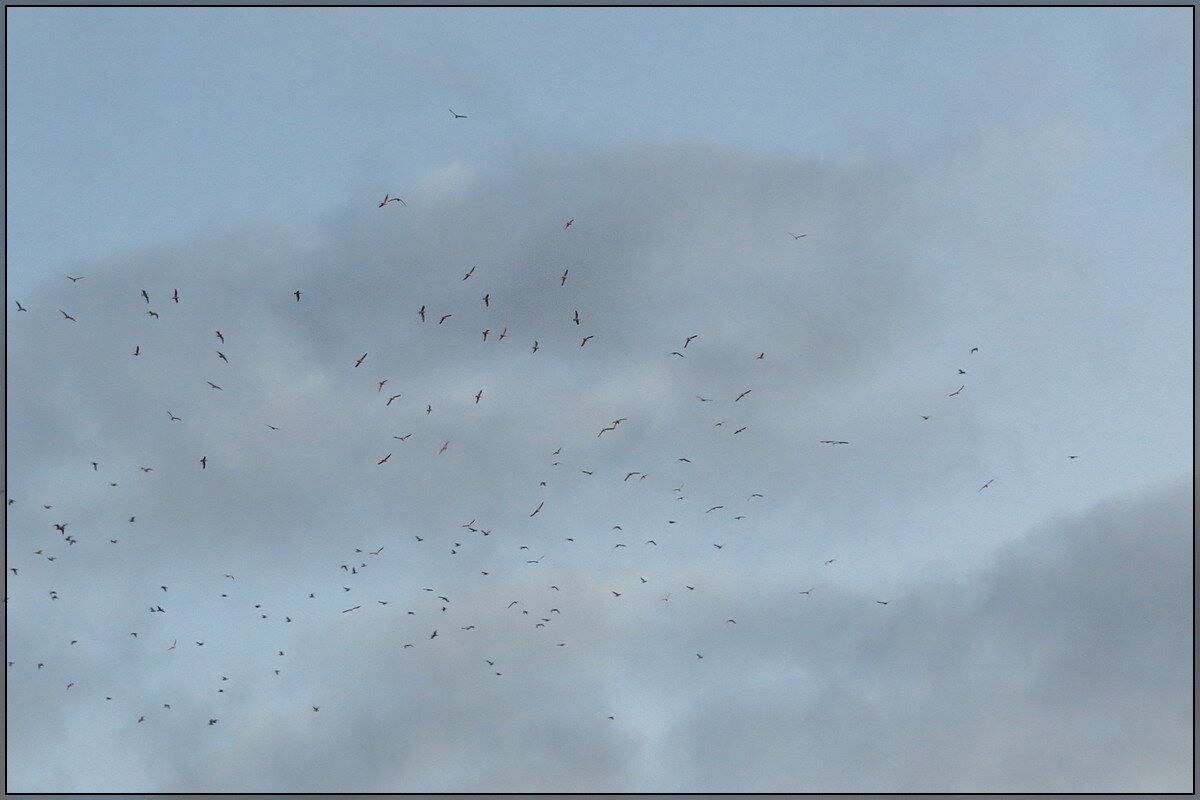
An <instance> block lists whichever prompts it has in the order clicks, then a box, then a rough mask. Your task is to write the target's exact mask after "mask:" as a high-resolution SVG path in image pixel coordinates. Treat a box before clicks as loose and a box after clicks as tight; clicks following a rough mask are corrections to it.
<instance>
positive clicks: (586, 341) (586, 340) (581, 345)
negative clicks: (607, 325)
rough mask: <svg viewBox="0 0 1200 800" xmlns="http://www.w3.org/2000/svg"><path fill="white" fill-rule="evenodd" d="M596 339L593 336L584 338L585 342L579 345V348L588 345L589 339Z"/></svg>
mask: <svg viewBox="0 0 1200 800" xmlns="http://www.w3.org/2000/svg"><path fill="white" fill-rule="evenodd" d="M595 338H596V337H595V336H594V335H593V336H585V337H583V341H582V342H580V343H579V346H580V347H583V346H584V345H585V344H587V343H588V339H595Z"/></svg>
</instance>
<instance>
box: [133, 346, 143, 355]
mask: <svg viewBox="0 0 1200 800" xmlns="http://www.w3.org/2000/svg"><path fill="white" fill-rule="evenodd" d="M133 354H134V355H135V356H140V355H141V354H142V346H141V345H140V344H139V345H134V347H133Z"/></svg>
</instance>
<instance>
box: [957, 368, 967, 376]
mask: <svg viewBox="0 0 1200 800" xmlns="http://www.w3.org/2000/svg"><path fill="white" fill-rule="evenodd" d="M958 374H959V375H966V374H967V373H966V372H964V371H963V370H961V369H960V370H959V371H958Z"/></svg>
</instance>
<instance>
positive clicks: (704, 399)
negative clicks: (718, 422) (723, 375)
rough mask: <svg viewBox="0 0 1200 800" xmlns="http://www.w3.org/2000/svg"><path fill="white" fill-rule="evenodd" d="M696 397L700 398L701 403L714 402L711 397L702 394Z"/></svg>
mask: <svg viewBox="0 0 1200 800" xmlns="http://www.w3.org/2000/svg"><path fill="white" fill-rule="evenodd" d="M696 399H697V400H699V401H700V402H701V403H711V402H712V398H711V397H701V396H700V395H696Z"/></svg>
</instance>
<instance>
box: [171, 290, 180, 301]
mask: <svg viewBox="0 0 1200 800" xmlns="http://www.w3.org/2000/svg"><path fill="white" fill-rule="evenodd" d="M171 299H172V300H174V301H175V302H176V303H178V302H179V290H178V289H173V290H172V291H171Z"/></svg>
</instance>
